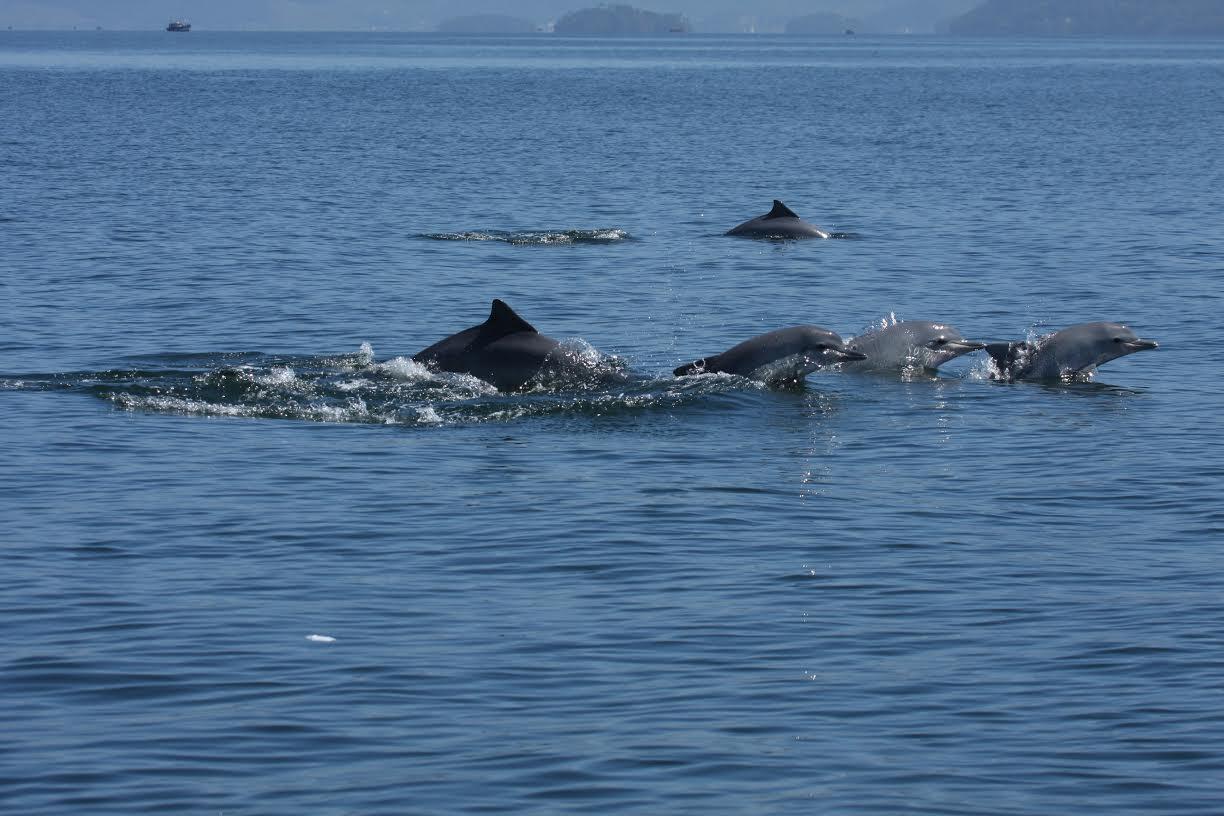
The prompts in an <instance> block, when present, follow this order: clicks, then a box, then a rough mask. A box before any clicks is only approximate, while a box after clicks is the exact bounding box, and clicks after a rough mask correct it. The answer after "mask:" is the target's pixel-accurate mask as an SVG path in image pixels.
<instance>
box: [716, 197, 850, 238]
mask: <svg viewBox="0 0 1224 816" xmlns="http://www.w3.org/2000/svg"><path fill="white" fill-rule="evenodd" d="M727 235H737V236H740V237H742V238H828V237H829V233H827V232H825V231H824V230H822V229H821V228H820V227H817V226H816V225H815V224H809V223H808V222H806V221H804V220H803V219H802V218H800V217H799V216H798V215H796V214H795V213H794V211H792V210H791V208H790V207H788V206H786V205H785V204H783V203H782V202H781V201H778V199H776V198H775V199H774V203H773V209H772V210H770V211H769V212H767V213H765V214H764V215H761V216H757V217H756V218H753V219H752V220H750V221H745V222H744V223H742V224H740V225H739V226H738V227H734V228H732V229H729V230H727Z"/></svg>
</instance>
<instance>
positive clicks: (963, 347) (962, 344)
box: [948, 340, 986, 354]
mask: <svg viewBox="0 0 1224 816" xmlns="http://www.w3.org/2000/svg"><path fill="white" fill-rule="evenodd" d="M948 345H949V346H951V347H952V348H954V349H956V350H957V351H959V352H960V353H961V354H968V353H969V352H971V351H981V350H982V349H984V348H986V344H985V343H979V342H977V341H976V340H949V341H948Z"/></svg>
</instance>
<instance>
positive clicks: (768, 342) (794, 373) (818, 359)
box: [672, 326, 867, 385]
mask: <svg viewBox="0 0 1224 816" xmlns="http://www.w3.org/2000/svg"><path fill="white" fill-rule="evenodd" d="M866 357H867V355H865V354H862V353H861V352H857V351H851V350H849V349H847V348H846V344H845V343H843V342H842V339H841V337H839V336H838V335H837V334H835V333H834V332H831V331H829V330H828V329H822V328H821V327H820V326H794V327H792V328H789V329H777V330H776V331H771V332H767V333H765V334H761V335H758V336H756V337H753V338H752V339H750V340H745V341H744V342H742V343H740V344H739V345H738V346H734V347H732V348H729V349H727V350H726V351H724V352H723V353H722V354H715V355H712V356H710V357H704V358H702V359H700V360H697V361H695V362H692V363H688V364H687V365H682V366H680V367H679V368H677V369H676V370H675V371H674V372H672V373H674V374H675V375H676V376H677V377H686V376H689V375H692V374H715V373H724V374H738V375H739V376H741V377H748V378H749V379H753V380H761V381H763V382H766V383H770V384H771V385H780V384H784V383H800V382H803V378H804V377H806V376H807V375H808V374H810V373H811V372H813V371H815V370H816V369H818V368H823V367H825V366H830V365H833V364H834V363H838V362H841V361H843V360H864V359H866Z"/></svg>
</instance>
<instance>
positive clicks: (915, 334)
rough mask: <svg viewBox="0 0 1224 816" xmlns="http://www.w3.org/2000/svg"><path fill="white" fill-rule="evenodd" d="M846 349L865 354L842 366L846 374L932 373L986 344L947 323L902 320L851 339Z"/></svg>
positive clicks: (982, 347)
mask: <svg viewBox="0 0 1224 816" xmlns="http://www.w3.org/2000/svg"><path fill="white" fill-rule="evenodd" d="M846 347H847V348H849V349H851V350H852V351H859V352H862V353H863V354H866V355H867V359H866V360H860V361H858V362H848V363H846V364H844V365H843V366H842V369H843V370H845V371H868V370H874V371H883V370H887V369H916V368H925V369H929V370H931V371H934V370H935V369H937V368H939V367H940V366H941V365H943V364H944V363H946V362H948V361H949V360H954V359H956V358H957V357H960V356H961V355H962V354H968V353H969V352H971V351H978V350H980V349H984V348H986V344H985V343H975V342H973V341H970V340H966V339H965V338H964V337H962V336H961V333H960V332H958V331H957V330H956V329H955V328H953V327H952V326H949V325H948V324H947V323H933V322H931V321H929V320H902V321H900V322H899V323H894V324H893V325H891V326H885V327H883V328H880V329H873V330H872V331H869V332H867V333H866V334H862V335H859V336H858V337H852V338H850V339H849V340H847V341H846Z"/></svg>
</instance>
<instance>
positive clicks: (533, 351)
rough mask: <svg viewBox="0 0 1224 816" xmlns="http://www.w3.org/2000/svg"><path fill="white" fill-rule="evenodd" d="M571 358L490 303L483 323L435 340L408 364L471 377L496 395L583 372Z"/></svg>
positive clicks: (557, 344)
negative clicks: (541, 377) (572, 371)
mask: <svg viewBox="0 0 1224 816" xmlns="http://www.w3.org/2000/svg"><path fill="white" fill-rule="evenodd" d="M572 356H573V355H572V354H570V353H569V352H567V351H566V349H565V348H564V347H562V345H561V343H560V342H558V341H557V340H554V339H553V338H551V337H545V336H544V335H542V334H540V333H539V332H538V331H536V330H535V327H534V326H532V325H531V324H530V323H528V322H527V321H526V320H524V319H523V318H521V317H519V316H518V315H517V314H516V313H515V311H514V310H513V309H511V308H510V307H509V306H507V305H506V304H505V302H504V301H501V300H496V299H494V301H493V306H492V308H491V309H490V310H489V319H488V320H486V321H485V322H484V323H481V324H480V325H479V326H473V327H471V328H470V329H464V330H463V331H461V332H459V333H457V334H452V335H451V336H450V337H447V338H446V339H444V340H439V341H438V342H437V343H434V344H433V345H432V346H430V347H429V348H427V349H425V350H424V351H421V352H418V353H417V354H414V355H413V357H412V359H413V360H414V361H415V362H418V363H421V364H422V365H425V366H428V367H429V368H432V369H435V370H438V371H449V372H453V373H456V374H471V375H472V376H473V377H477V378H479V379H482V380H484V381H485V382H487V383H489V384H491V385H492V386H494V387H495V388H496V389H497V390H498V391H517V390H519V389H521V388H523V386H525V385H526V384H527V383H528V382H530V381H531V380H532V379H534V378H536V377H538V376H539V375H541V374H545V373H557V374H561V373H564V372H565V371H566V370H567V369H570V368H575V369H576V368H582V367H583V366H582V365H581V364H579V363H577V362H576V361H574V360H572V359H570V358H571V357H572ZM587 369H588V370H589V366H588V367H587Z"/></svg>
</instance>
